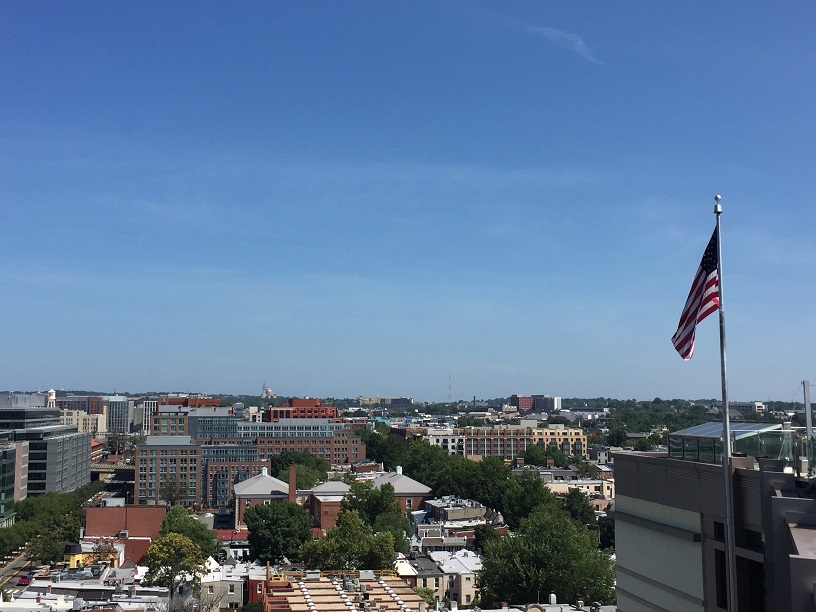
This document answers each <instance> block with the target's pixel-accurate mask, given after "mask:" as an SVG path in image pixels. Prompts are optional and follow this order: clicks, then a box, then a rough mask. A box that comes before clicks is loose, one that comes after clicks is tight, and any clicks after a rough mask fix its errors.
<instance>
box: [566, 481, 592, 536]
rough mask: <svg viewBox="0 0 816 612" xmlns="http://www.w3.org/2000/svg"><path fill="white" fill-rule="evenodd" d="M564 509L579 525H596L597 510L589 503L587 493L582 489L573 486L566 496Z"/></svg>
mask: <svg viewBox="0 0 816 612" xmlns="http://www.w3.org/2000/svg"><path fill="white" fill-rule="evenodd" d="M564 509H565V510H566V511H567V512H568V513H569V515H570V516H571V517H572V520H574V521H575V522H576V523H578V524H579V525H584V526H589V527H594V526H595V525H596V520H595V510H594V509H593V508H592V504H590V503H589V499H587V496H586V494H584V492H583V491H581V490H580V489H576V488H572V489H570V490H569V491H568V492H567V495H566V497H564Z"/></svg>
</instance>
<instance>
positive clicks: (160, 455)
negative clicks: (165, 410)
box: [133, 436, 203, 506]
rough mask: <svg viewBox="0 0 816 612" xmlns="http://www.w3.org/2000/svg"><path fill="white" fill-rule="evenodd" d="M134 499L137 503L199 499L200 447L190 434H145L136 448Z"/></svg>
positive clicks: (198, 500) (200, 476)
mask: <svg viewBox="0 0 816 612" xmlns="http://www.w3.org/2000/svg"><path fill="white" fill-rule="evenodd" d="M134 465H135V485H134V495H133V498H134V500H135V502H136V503H137V504H148V505H155V504H162V503H165V502H167V501H172V500H175V501H177V502H178V503H181V504H182V505H185V506H190V505H193V504H199V503H201V501H202V493H203V486H202V473H203V460H202V457H201V446H200V445H198V444H193V442H192V439H191V438H190V436H147V439H146V441H145V442H144V443H143V444H139V445H138V446H137V447H136V456H135V461H134Z"/></svg>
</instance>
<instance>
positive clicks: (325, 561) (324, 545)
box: [300, 510, 394, 570]
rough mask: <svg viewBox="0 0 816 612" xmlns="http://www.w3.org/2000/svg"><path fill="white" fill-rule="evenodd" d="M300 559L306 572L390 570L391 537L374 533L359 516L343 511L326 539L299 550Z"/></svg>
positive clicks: (357, 513)
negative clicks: (307, 569)
mask: <svg viewBox="0 0 816 612" xmlns="http://www.w3.org/2000/svg"><path fill="white" fill-rule="evenodd" d="M300 558H301V561H303V563H304V564H305V565H306V567H308V568H309V569H326V570H329V569H331V570H357V569H373V570H380V569H393V567H394V536H392V535H391V534H390V533H389V532H387V531H382V532H380V533H374V532H373V530H372V528H371V527H370V526H369V525H367V524H366V522H365V521H364V520H363V518H362V516H360V513H359V512H357V511H356V510H346V511H343V512H340V514H339V516H338V517H337V524H336V525H335V526H334V527H332V528H331V529H329V530H328V532H327V533H326V537H324V538H322V539H320V540H311V541H309V542H305V543H304V544H303V545H302V546H301V547H300Z"/></svg>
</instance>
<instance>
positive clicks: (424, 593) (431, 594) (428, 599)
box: [413, 585, 436, 606]
mask: <svg viewBox="0 0 816 612" xmlns="http://www.w3.org/2000/svg"><path fill="white" fill-rule="evenodd" d="M413 590H414V593H416V594H417V595H419V596H420V597H421V598H422V599H424V600H425V603H427V604H428V605H429V606H435V605H436V595H435V593H436V591H434V590H433V589H429V588H428V587H424V586H419V585H417V586H415V587H413Z"/></svg>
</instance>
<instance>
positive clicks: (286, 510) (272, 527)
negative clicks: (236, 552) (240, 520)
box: [244, 502, 312, 563]
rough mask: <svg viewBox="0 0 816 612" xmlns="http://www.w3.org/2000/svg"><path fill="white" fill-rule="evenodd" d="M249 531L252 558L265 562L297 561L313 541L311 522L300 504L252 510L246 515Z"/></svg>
mask: <svg viewBox="0 0 816 612" xmlns="http://www.w3.org/2000/svg"><path fill="white" fill-rule="evenodd" d="M244 522H245V523H246V525H247V528H248V529H249V555H250V557H252V559H260V560H261V561H262V562H264V563H265V562H267V561H269V562H271V563H280V562H281V561H282V560H283V558H284V557H285V558H287V559H289V561H296V560H297V559H298V558H299V550H300V547H301V545H302V544H303V543H304V542H307V541H309V540H310V539H311V537H312V522H311V520H310V519H309V516H308V515H307V514H306V512H305V511H304V510H303V508H301V507H300V506H298V505H297V504H290V503H289V502H275V503H273V504H269V505H266V504H259V505H256V506H250V507H249V508H247V509H246V512H245V513H244Z"/></svg>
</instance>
